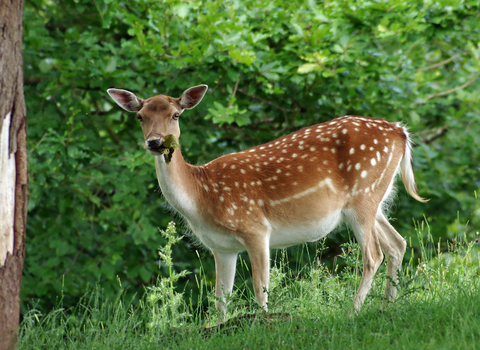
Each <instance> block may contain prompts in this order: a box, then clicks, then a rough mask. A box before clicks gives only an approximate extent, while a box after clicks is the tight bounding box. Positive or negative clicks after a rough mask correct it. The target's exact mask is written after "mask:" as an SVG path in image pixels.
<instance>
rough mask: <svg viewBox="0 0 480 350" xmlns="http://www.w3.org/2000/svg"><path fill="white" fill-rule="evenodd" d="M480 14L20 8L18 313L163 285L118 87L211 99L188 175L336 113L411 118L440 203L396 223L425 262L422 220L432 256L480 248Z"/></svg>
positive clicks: (422, 171) (191, 250)
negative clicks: (24, 122) (22, 170)
mask: <svg viewBox="0 0 480 350" xmlns="http://www.w3.org/2000/svg"><path fill="white" fill-rule="evenodd" d="M479 13H480V6H479V2H478V1H468V0H467V1H455V0H453V1H346V0H339V1H305V0H304V1H296V0H293V1H275V0H274V1H271V0H269V1H266V0H265V1H264V0H258V1H250V0H246V1H229V0H221V1H184V2H179V1H158V0H125V1H118V0H62V1H60V0H26V1H25V7H24V14H25V15H24V70H25V95H26V102H27V116H28V147H29V167H30V168H29V175H30V201H29V206H28V208H29V217H28V228H27V248H26V249H27V250H26V258H25V268H24V275H23V285H22V303H23V304H22V306H23V309H24V310H26V309H27V308H31V307H36V308H38V309H40V310H49V309H51V308H52V307H53V306H55V305H56V303H57V302H58V300H59V298H60V297H61V296H63V303H64V305H65V306H71V305H74V304H75V303H76V302H77V301H78V299H79V298H80V297H81V296H82V295H84V294H85V293H86V292H87V291H89V290H91V288H92V287H93V286H94V285H95V284H97V283H98V284H100V286H101V287H102V289H103V290H104V292H105V294H106V295H107V296H108V295H111V296H113V295H115V293H116V292H117V291H118V290H119V289H120V288H121V287H124V288H127V290H128V291H129V293H131V294H132V295H133V294H137V295H138V296H140V295H141V294H142V293H143V291H144V286H145V285H151V284H154V283H155V281H156V277H157V276H158V275H159V274H162V273H165V271H163V268H162V266H161V265H160V264H159V262H158V255H157V252H156V251H157V249H158V248H159V246H161V245H163V244H164V243H165V241H164V239H163V238H162V237H161V236H160V235H159V234H158V228H159V227H160V228H165V227H166V225H167V223H168V222H169V221H171V220H172V215H171V208H170V206H169V205H168V203H167V202H165V201H164V200H163V199H162V198H161V196H160V193H159V187H158V184H157V180H156V175H155V169H154V160H153V157H152V156H149V155H147V154H145V151H144V149H143V147H142V144H143V135H142V132H141V129H140V126H139V125H138V120H136V118H135V117H134V115H132V114H129V113H126V112H124V111H122V110H121V109H120V108H118V107H117V106H116V105H114V103H113V101H111V100H110V98H109V97H108V95H107V94H106V90H107V89H108V88H112V87H115V88H123V89H128V90H130V91H133V92H134V93H136V94H137V95H138V96H139V97H142V98H148V97H150V96H152V95H155V94H166V95H170V96H173V97H178V96H180V94H181V93H182V92H183V91H184V90H185V89H187V88H188V87H190V86H193V85H198V84H207V85H209V87H210V89H209V91H208V93H207V94H206V96H205V98H204V99H203V101H202V103H201V104H200V105H199V106H197V107H196V108H195V109H193V110H191V111H186V112H185V113H184V114H182V116H181V128H182V137H181V139H180V142H181V144H182V149H183V151H182V152H183V154H184V157H185V158H186V159H187V160H188V161H189V162H190V163H192V164H202V163H205V162H208V161H210V160H211V159H213V158H215V157H218V156H220V155H222V154H226V153H229V152H233V151H238V150H240V149H244V148H247V147H250V146H253V145H257V144H260V143H263V142H266V141H269V140H272V139H274V138H276V137H279V136H281V135H284V134H286V133H289V132H292V131H295V130H298V129H299V128H301V127H304V126H307V125H311V124H315V123H320V122H323V121H327V120H330V119H332V118H334V117H337V116H342V115H348V114H350V115H363V116H371V117H381V118H385V119H387V120H389V121H403V122H404V123H405V124H406V125H408V127H409V128H410V132H411V133H412V136H413V140H414V141H415V142H416V144H417V147H415V149H414V167H415V171H416V176H417V182H418V187H419V193H420V195H422V196H423V197H427V198H430V199H431V200H430V202H428V203H427V204H421V203H418V202H416V201H414V200H413V199H412V198H410V197H409V196H408V195H407V194H406V192H405V191H404V189H403V187H401V186H399V193H398V195H397V200H396V201H395V205H394V206H393V207H392V208H391V212H390V215H391V217H392V223H393V225H394V226H395V227H396V228H397V230H398V231H399V232H400V233H401V234H402V235H403V236H404V237H406V238H407V240H413V243H412V244H413V246H414V247H416V246H417V245H416V243H415V238H414V237H416V234H415V230H414V220H426V221H427V222H428V224H429V225H430V227H431V233H432V235H433V238H434V239H435V241H439V240H440V241H441V242H446V241H447V240H451V239H454V238H455V237H457V236H458V235H467V236H468V237H469V238H470V239H474V238H475V237H476V231H477V230H478V224H479V221H480V220H479V216H478V213H479V210H480V204H479V201H478V200H477V198H476V191H477V190H478V188H479V186H480V182H479V179H480V176H479V175H480V171H479V160H480V154H479V152H480V151H479V150H480V147H479V146H480V137H479V134H480V125H479V121H480V113H479V111H480V91H479V87H480V82H479V81H480V79H478V77H479V75H480V15H479ZM176 220H177V221H178V222H181V219H180V218H178V217H177V218H176ZM182 227H183V226H181V225H180V226H178V229H179V232H180V233H181V234H187V232H188V230H186V228H185V227H183V228H182ZM347 239H348V233H346V232H345V230H343V231H339V232H337V233H336V234H333V235H331V236H330V238H329V240H328V241H327V242H326V245H327V246H328V247H330V248H329V249H328V250H327V251H326V252H324V253H323V257H322V259H324V260H328V259H332V258H333V256H335V255H337V254H339V252H341V250H340V248H339V244H340V243H342V242H345V241H346V240H347ZM312 249H315V246H313V248H312ZM197 250H198V255H199V256H200V257H201V261H200V260H199V258H198V256H197ZM414 253H415V252H414ZM173 255H174V261H175V262H176V267H177V268H178V269H179V270H183V269H187V270H189V271H192V272H194V273H196V272H198V269H199V267H200V263H202V264H203V267H204V269H205V271H206V273H207V278H210V280H212V281H213V278H214V267H213V258H212V257H211V255H210V253H209V252H208V251H206V250H205V249H201V248H199V247H198V246H197V245H195V243H194V241H192V240H188V239H184V240H183V241H182V243H181V244H178V245H176V246H174V252H173ZM297 264H298V262H297ZM189 278H190V279H185V280H184V283H189V284H188V286H189V287H188V288H189V289H191V290H193V293H195V292H194V291H195V288H196V284H195V279H194V274H191V275H190V276H189Z"/></svg>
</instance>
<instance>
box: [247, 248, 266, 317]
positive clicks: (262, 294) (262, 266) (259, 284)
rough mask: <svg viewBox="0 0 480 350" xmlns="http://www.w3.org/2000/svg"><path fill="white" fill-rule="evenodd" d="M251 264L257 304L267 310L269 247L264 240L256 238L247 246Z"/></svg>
mask: <svg viewBox="0 0 480 350" xmlns="http://www.w3.org/2000/svg"><path fill="white" fill-rule="evenodd" d="M247 252H248V256H249V257H250V263H251V264H252V277H253V289H254V291H255V297H256V299H257V302H258V305H260V307H262V308H263V309H265V311H268V307H267V301H268V294H267V291H268V283H269V280H270V247H269V245H268V242H267V241H265V240H263V239H262V240H258V241H256V242H255V244H251V245H249V247H247Z"/></svg>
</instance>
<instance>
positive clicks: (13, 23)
mask: <svg viewBox="0 0 480 350" xmlns="http://www.w3.org/2000/svg"><path fill="white" fill-rule="evenodd" d="M22 20H23V0H1V1H0V135H1V138H0V175H1V178H0V201H1V203H0V350H4V349H13V348H14V347H15V343H16V340H17V331H18V324H19V319H20V285H21V278H22V268H23V260H24V256H25V228H26V220H27V200H28V170H27V132H26V123H27V121H26V110H25V99H24V95H23V58H22V36H23V28H22Z"/></svg>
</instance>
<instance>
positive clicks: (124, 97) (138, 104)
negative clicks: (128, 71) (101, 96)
mask: <svg viewBox="0 0 480 350" xmlns="http://www.w3.org/2000/svg"><path fill="white" fill-rule="evenodd" d="M107 92H108V94H109V95H110V97H111V98H112V99H113V100H114V101H115V102H116V103H117V104H118V105H119V106H120V107H122V108H123V109H124V110H126V111H128V112H138V111H139V110H141V109H142V107H143V100H142V99H141V98H138V97H137V96H135V94H134V93H133V92H130V91H127V90H122V89H108V90H107Z"/></svg>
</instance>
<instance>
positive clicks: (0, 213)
mask: <svg viewBox="0 0 480 350" xmlns="http://www.w3.org/2000/svg"><path fill="white" fill-rule="evenodd" d="M11 118H12V114H11V113H8V114H7V117H6V118H5V119H4V120H3V123H2V126H1V127H0V128H1V132H0V267H2V266H3V265H4V264H5V260H6V259H7V254H8V253H10V254H12V253H13V216H14V211H15V157H14V155H13V154H10V147H9V145H10V122H11Z"/></svg>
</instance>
